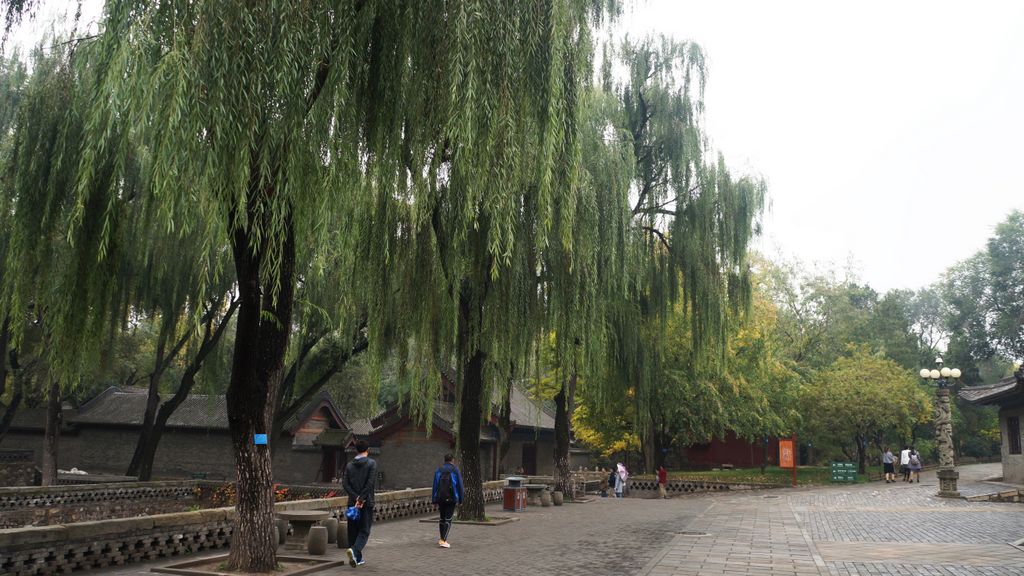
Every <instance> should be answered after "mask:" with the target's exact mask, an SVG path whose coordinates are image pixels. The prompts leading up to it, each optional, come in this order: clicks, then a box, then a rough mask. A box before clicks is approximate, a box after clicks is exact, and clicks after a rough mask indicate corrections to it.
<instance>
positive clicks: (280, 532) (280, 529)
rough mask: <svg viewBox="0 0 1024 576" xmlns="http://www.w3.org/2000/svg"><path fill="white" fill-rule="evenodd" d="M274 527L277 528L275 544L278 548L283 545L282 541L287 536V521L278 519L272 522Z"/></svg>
mask: <svg viewBox="0 0 1024 576" xmlns="http://www.w3.org/2000/svg"><path fill="white" fill-rule="evenodd" d="M274 525H275V526H276V527H277V544H278V546H280V545H281V544H284V539H285V538H286V537H287V536H288V521H287V520H282V519H281V518H278V519H277V520H274Z"/></svg>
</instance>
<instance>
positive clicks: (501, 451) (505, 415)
mask: <svg viewBox="0 0 1024 576" xmlns="http://www.w3.org/2000/svg"><path fill="white" fill-rule="evenodd" d="M515 373H516V372H515V367H514V366H513V367H512V371H511V372H510V376H509V378H508V382H507V383H506V384H505V392H504V395H503V397H502V401H501V406H500V407H499V408H498V467H499V470H501V471H503V472H507V470H505V469H504V462H505V458H506V457H508V450H509V448H511V446H512V387H513V386H514V385H515V384H514V382H515Z"/></svg>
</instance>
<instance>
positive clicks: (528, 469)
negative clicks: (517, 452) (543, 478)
mask: <svg viewBox="0 0 1024 576" xmlns="http://www.w3.org/2000/svg"><path fill="white" fill-rule="evenodd" d="M523 471H524V472H525V473H526V474H529V475H530V476H533V475H535V474H537V445H536V444H523Z"/></svg>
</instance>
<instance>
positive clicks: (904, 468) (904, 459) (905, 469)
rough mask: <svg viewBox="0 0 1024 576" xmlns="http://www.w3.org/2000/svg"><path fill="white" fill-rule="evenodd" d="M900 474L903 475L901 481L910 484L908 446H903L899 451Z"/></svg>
mask: <svg viewBox="0 0 1024 576" xmlns="http://www.w3.org/2000/svg"><path fill="white" fill-rule="evenodd" d="M900 472H901V473H902V474H903V481H904V482H910V446H906V445H905V446H903V450H901V451H900Z"/></svg>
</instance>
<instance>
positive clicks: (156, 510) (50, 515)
mask: <svg viewBox="0 0 1024 576" xmlns="http://www.w3.org/2000/svg"><path fill="white" fill-rule="evenodd" d="M196 505H197V501H196V498H195V486H194V484H193V483H191V482H146V483H135V484H97V485H91V486H31V487H24V488H16V489H15V488H0V528H17V527H21V526H47V525H51V524H68V523H75V522H88V521H93V520H107V519H114V518H130V517H135V516H141V515H147V516H151V515H154V514H164V513H170V512H182V511H184V510H186V509H188V508H189V507H192V506H196Z"/></svg>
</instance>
